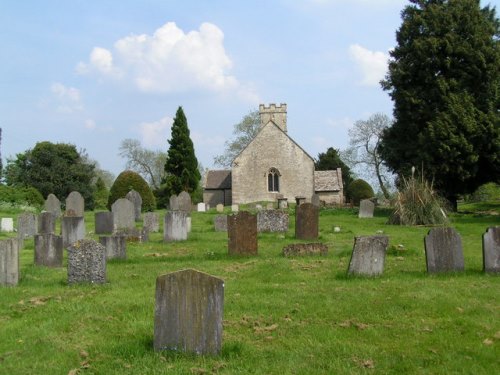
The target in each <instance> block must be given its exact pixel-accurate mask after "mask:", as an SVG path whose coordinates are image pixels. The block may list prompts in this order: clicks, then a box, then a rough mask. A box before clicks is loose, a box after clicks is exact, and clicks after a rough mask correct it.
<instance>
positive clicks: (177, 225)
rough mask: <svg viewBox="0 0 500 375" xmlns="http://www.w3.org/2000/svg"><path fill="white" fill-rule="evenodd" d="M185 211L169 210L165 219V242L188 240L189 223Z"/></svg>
mask: <svg viewBox="0 0 500 375" xmlns="http://www.w3.org/2000/svg"><path fill="white" fill-rule="evenodd" d="M186 219H187V213H186V212H185V211H169V212H167V214H166V215H165V219H164V221H163V240H164V241H165V242H172V241H184V240H187V234H188V225H187V220H186Z"/></svg>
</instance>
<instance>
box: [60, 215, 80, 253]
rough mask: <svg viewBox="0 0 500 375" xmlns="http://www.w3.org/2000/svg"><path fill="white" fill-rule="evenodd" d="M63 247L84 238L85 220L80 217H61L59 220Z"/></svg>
mask: <svg viewBox="0 0 500 375" xmlns="http://www.w3.org/2000/svg"><path fill="white" fill-rule="evenodd" d="M61 234H62V238H63V246H64V247H66V246H69V245H71V244H72V243H73V242H76V241H78V240H82V239H84V238H85V220H84V218H83V217H81V216H63V217H62V220H61Z"/></svg>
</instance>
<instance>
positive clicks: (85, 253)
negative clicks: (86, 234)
mask: <svg viewBox="0 0 500 375" xmlns="http://www.w3.org/2000/svg"><path fill="white" fill-rule="evenodd" d="M85 282H88V283H93V284H102V283H105V282H106V248H105V247H104V246H103V245H101V244H100V243H98V242H96V241H94V240H80V241H76V242H74V243H73V244H71V245H70V246H69V247H68V283H69V284H75V283H85Z"/></svg>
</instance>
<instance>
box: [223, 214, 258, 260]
mask: <svg viewBox="0 0 500 375" xmlns="http://www.w3.org/2000/svg"><path fill="white" fill-rule="evenodd" d="M227 234H228V238H229V241H228V250H229V255H257V216H256V215H252V214H251V213H249V212H246V211H242V212H239V213H237V214H233V215H229V216H228V217H227Z"/></svg>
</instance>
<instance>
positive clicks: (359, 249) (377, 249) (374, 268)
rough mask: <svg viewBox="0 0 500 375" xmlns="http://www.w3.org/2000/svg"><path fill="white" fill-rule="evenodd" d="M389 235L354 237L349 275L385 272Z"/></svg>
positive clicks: (368, 274)
mask: <svg viewBox="0 0 500 375" xmlns="http://www.w3.org/2000/svg"><path fill="white" fill-rule="evenodd" d="M388 245H389V237H387V236H363V237H356V238H355V239H354V248H353V250H352V255H351V261H350V262H349V269H348V271H347V273H348V274H349V275H362V276H378V275H381V274H382V273H383V272H384V261H385V253H386V251H387V246H388Z"/></svg>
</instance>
